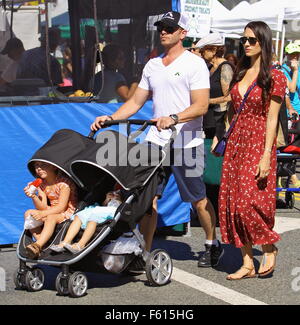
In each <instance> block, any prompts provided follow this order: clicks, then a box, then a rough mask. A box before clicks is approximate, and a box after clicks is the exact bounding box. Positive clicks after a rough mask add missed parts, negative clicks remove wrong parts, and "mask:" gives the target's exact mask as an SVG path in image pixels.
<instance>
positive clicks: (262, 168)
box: [255, 152, 271, 181]
mask: <svg viewBox="0 0 300 325" xmlns="http://www.w3.org/2000/svg"><path fill="white" fill-rule="evenodd" d="M270 164H271V153H270V152H265V153H264V154H263V156H262V158H261V160H260V162H259V164H258V166H257V169H256V174H255V178H256V179H257V180H258V181H260V180H262V179H264V178H266V177H268V175H269V173H270Z"/></svg>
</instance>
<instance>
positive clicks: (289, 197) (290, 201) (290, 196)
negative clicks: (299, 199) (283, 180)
mask: <svg viewBox="0 0 300 325" xmlns="http://www.w3.org/2000/svg"><path fill="white" fill-rule="evenodd" d="M285 203H286V205H287V207H288V208H289V209H293V208H294V205H295V195H294V193H293V192H286V193H285Z"/></svg>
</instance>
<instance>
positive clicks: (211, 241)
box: [205, 239, 219, 247]
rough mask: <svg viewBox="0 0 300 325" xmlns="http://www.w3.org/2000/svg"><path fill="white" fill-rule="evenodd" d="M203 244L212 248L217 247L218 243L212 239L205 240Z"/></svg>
mask: <svg viewBox="0 0 300 325" xmlns="http://www.w3.org/2000/svg"><path fill="white" fill-rule="evenodd" d="M205 244H207V245H214V246H217V247H218V246H219V242H218V240H217V239H213V240H208V239H206V240H205Z"/></svg>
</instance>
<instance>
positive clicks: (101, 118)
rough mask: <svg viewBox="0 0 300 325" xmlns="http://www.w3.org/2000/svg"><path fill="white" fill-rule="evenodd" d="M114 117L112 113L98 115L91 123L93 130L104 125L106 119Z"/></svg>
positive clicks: (109, 119)
mask: <svg viewBox="0 0 300 325" xmlns="http://www.w3.org/2000/svg"><path fill="white" fill-rule="evenodd" d="M111 120H112V117H111V116H110V115H102V116H97V117H96V119H95V121H94V122H93V123H92V124H91V127H90V128H91V130H92V131H98V130H99V129H101V128H103V127H104V122H105V121H111Z"/></svg>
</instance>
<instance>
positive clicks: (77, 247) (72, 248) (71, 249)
mask: <svg viewBox="0 0 300 325" xmlns="http://www.w3.org/2000/svg"><path fill="white" fill-rule="evenodd" d="M65 249H67V250H68V251H69V252H71V253H72V254H77V253H79V252H80V251H82V250H83V248H82V247H81V246H80V245H79V244H78V243H76V244H73V245H70V244H65Z"/></svg>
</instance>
